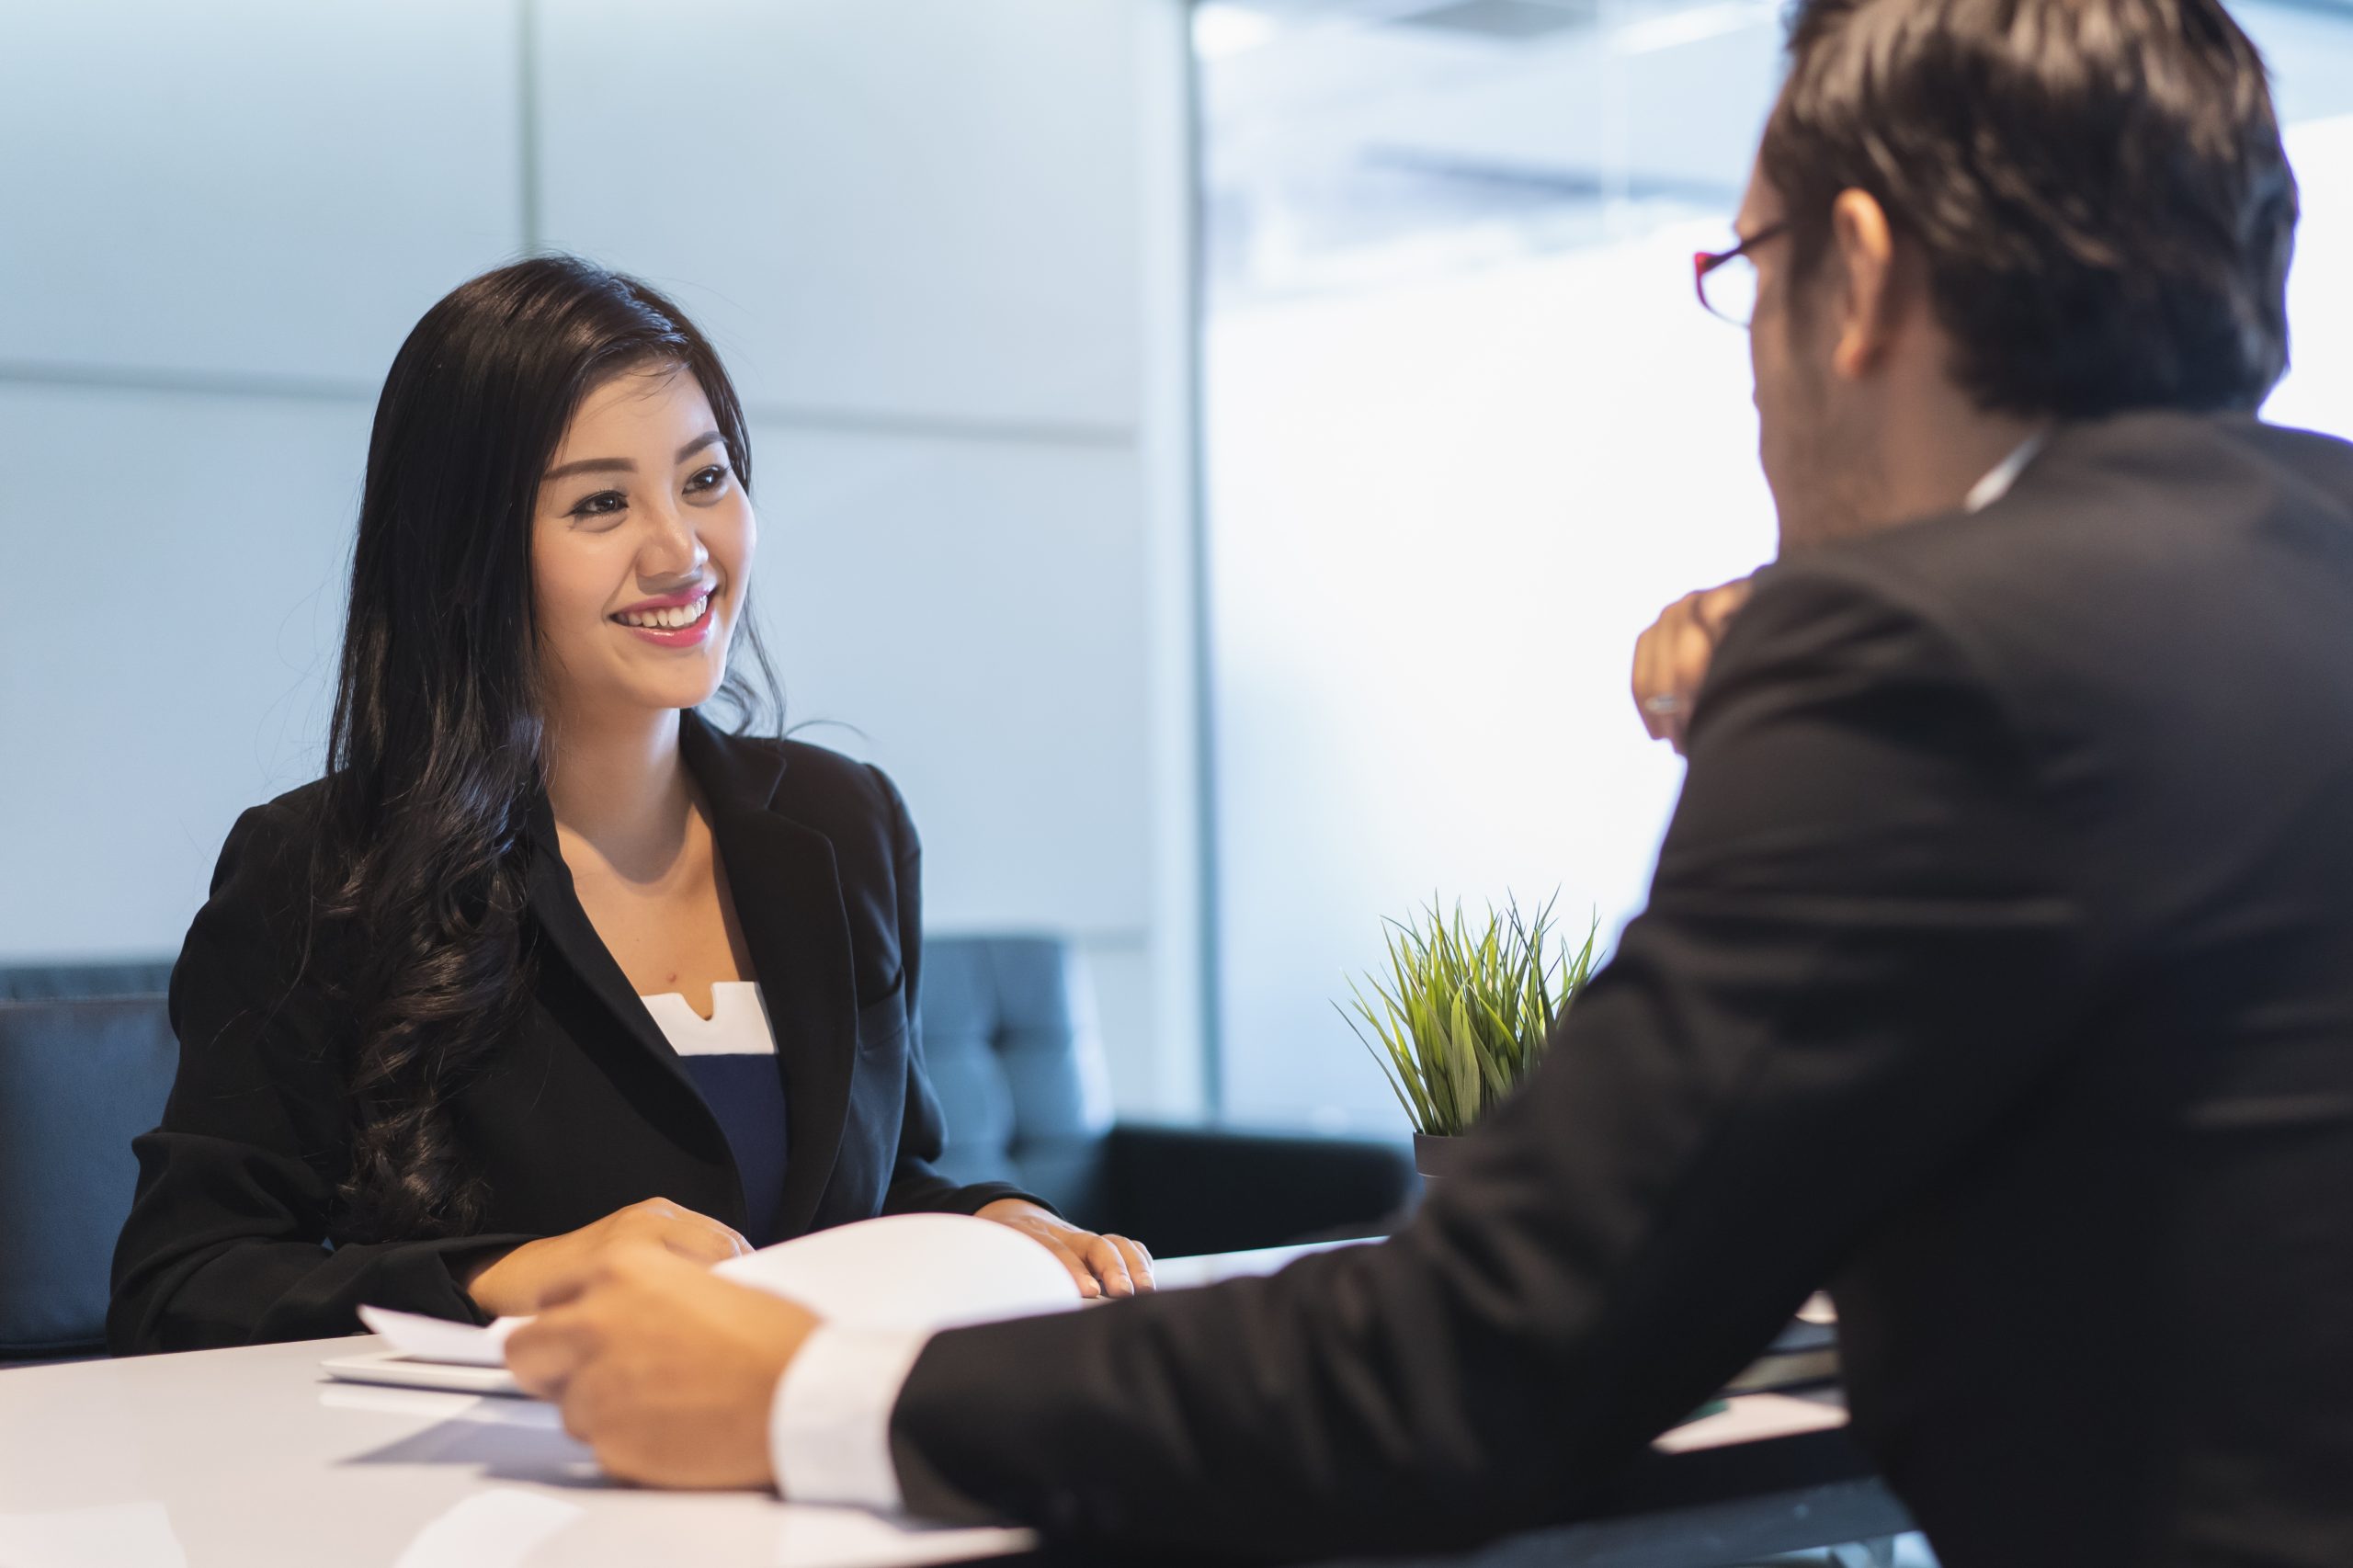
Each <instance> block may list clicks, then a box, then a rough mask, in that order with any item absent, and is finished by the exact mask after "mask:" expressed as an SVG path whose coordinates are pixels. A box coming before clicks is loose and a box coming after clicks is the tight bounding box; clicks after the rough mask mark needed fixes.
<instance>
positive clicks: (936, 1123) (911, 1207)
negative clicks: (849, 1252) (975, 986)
mask: <svg viewBox="0 0 2353 1568" xmlns="http://www.w3.org/2000/svg"><path fill="white" fill-rule="evenodd" d="M870 771H871V772H872V773H873V775H874V778H875V780H876V782H878V783H879V784H880V785H881V788H882V793H883V795H884V797H885V798H886V799H887V800H888V801H889V802H890V812H891V846H892V881H894V882H895V883H896V885H897V892H898V911H899V961H900V963H901V965H902V966H903V972H904V974H905V976H906V980H905V982H904V983H905V987H906V1007H907V1094H906V1111H905V1114H904V1117H903V1118H902V1119H901V1122H900V1127H899V1153H898V1159H897V1162H896V1163H895V1164H894V1165H892V1169H891V1185H890V1186H889V1187H887V1188H885V1189H884V1191H883V1194H882V1212H883V1213H885V1214H913V1213H944V1214H972V1213H976V1212H978V1211H979V1210H982V1209H983V1208H986V1207H987V1206H988V1205H989V1204H992V1203H995V1202H996V1201H997V1200H998V1199H1003V1198H1021V1199H1029V1201H1030V1202H1032V1203H1036V1204H1038V1205H1040V1207H1042V1208H1051V1207H1052V1206H1051V1204H1048V1203H1046V1201H1045V1200H1044V1199H1040V1198H1034V1197H1031V1196H1030V1195H1029V1193H1026V1192H1024V1191H1022V1190H1021V1189H1020V1188H1019V1187H1015V1186H1013V1185H1012V1184H1011V1183H1009V1182H998V1181H989V1182H975V1183H973V1184H972V1185H970V1186H961V1185H959V1184H958V1183H956V1182H953V1181H950V1180H949V1179H948V1178H947V1177H946V1176H942V1175H940V1173H939V1170H938V1166H937V1165H935V1163H934V1162H936V1161H937V1160H938V1158H939V1156H940V1154H941V1153H944V1152H945V1151H946V1149H947V1147H948V1122H947V1119H946V1118H945V1117H944V1116H942V1115H941V1114H940V1109H939V1096H938V1095H937V1094H935V1093H934V1092H933V1091H932V1087H931V1076H930V1074H927V1073H926V1072H925V1071H924V1062H923V1011H922V1008H921V1007H920V1006H918V1005H917V1004H918V1003H919V1002H920V1001H921V1000H922V988H921V983H922V980H923V843H922V841H921V840H920V839H918V838H917V837H916V836H915V823H914V821H913V820H912V819H911V818H910V817H909V816H908V814H907V802H906V801H905V800H904V799H903V798H902V797H901V796H900V794H899V789H898V786H897V785H895V784H893V783H892V782H891V780H890V778H889V776H888V775H886V774H884V773H883V772H882V771H881V769H880V768H873V769H870Z"/></svg>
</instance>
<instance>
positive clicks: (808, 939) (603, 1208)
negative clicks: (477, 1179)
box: [107, 712, 1026, 1355]
mask: <svg viewBox="0 0 2353 1568" xmlns="http://www.w3.org/2000/svg"><path fill="white" fill-rule="evenodd" d="M681 749H682V752H683V755H684V757H685V761H686V764H687V767H688V768H689V769H690V770H691V771H692V773H693V775H694V778H695V779H696V781H697V783H698V784H699V785H700V786H701V789H702V791H703V796H704V799H705V800H706V801H708V802H709V806H710V817H711V830H712V834H713V836H714V838H715V839H716V841H717V844H718V849H719V855H720V858H721V860H722V863H723V864H724V866H725V868H726V871H727V880H728V883H729V886H730V889H731V891H732V892H733V895H734V900H735V912H736V916H737V919H738V922H739V923H740V925H741V926H742V928H743V933H744V940H745V946H746V947H747V948H748V949H750V951H751V956H752V962H753V967H754V970H755V971H756V975H757V977H758V979H759V981H760V983H761V989H762V991H763V994H764V997H765V1000H766V1001H767V1011H768V1017H769V1019H770V1021H771V1023H772V1024H773V1026H774V1028H775V1031H776V1042H777V1061H778V1066H779V1070H780V1071H781V1072H782V1073H783V1074H784V1080H785V1095H786V1105H787V1112H786V1116H787V1120H788V1123H789V1125H788V1128H787V1131H788V1135H789V1142H788V1146H787V1157H788V1164H787V1167H786V1171H785V1179H784V1193H783V1198H782V1217H783V1223H784V1228H785V1232H786V1233H787V1234H799V1233H802V1232H806V1231H813V1230H821V1229H823V1228H824V1227H826V1226H829V1225H839V1224H844V1223H847V1221H853V1220H865V1219H870V1218H871V1217H873V1216H874V1215H877V1214H885V1213H898V1212H904V1211H906V1210H947V1211H950V1212H961V1213H970V1212H972V1211H973V1210H977V1209H979V1208H980V1207H981V1206H982V1205H983V1204H985V1203H988V1202H991V1201H993V1200H995V1199H999V1198H1006V1197H1017V1196H1026V1195H1024V1194H1020V1193H1017V1191H1016V1190H1015V1189H1014V1188H1011V1187H1000V1186H985V1187H959V1186H957V1185H956V1184H954V1183H953V1182H950V1181H949V1180H947V1179H946V1178H944V1177H942V1176H940V1175H939V1174H938V1172H937V1171H936V1170H934V1169H933V1167H932V1165H931V1162H932V1161H933V1160H935V1159H936V1158H938V1154H939V1153H940V1148H941V1144H942V1142H943V1128H942V1125H941V1120H940V1113H939V1106H938V1101H937V1099H935V1097H934V1096H933V1095H932V1091H931V1086H930V1084H929V1082H928V1080H927V1079H926V1076H925V1074H924V1067H923V1053H922V1049H921V1045H920V1041H919V1039H918V1036H917V1031H916V1028H915V981H916V974H917V969H918V963H919V958H920V953H921V930H922V923H921V918H920V915H921V911H920V905H919V903H918V892H917V888H918V877H917V871H918V854H919V851H918V848H917V846H916V842H915V830H914V828H913V826H912V825H911V824H909V823H908V821H907V813H906V807H905V805H904V802H903V801H901V800H900V799H899V794H898V791H897V790H895V789H893V788H892V785H891V782H890V780H889V779H888V778H884V777H883V775H882V774H881V772H879V771H878V770H876V769H874V768H872V767H867V766H865V765H863V764H860V763H856V762H852V761H850V760H848V759H847V758H846V757H843V756H837V755H835V753H832V752H828V751H824V750H822V749H820V748H818V747H815V746H811V745H804V744H800V743H798V742H793V741H777V740H755V739H744V738H740V737H734V736H729V735H724V734H722V733H719V732H717V731H716V730H713V729H712V728H710V726H709V725H708V724H706V723H705V722H703V721H702V720H701V719H700V718H699V717H697V716H696V715H695V714H693V713H691V712H689V713H688V714H686V715H685V716H684V721H683V726H682V732H681ZM320 794H321V790H320V786H318V785H316V784H313V785H309V786H306V787H305V788H303V789H301V790H295V791H293V792H292V793H290V794H288V795H283V796H280V797H279V798H278V800H276V801H271V802H270V803H269V804H268V805H266V806H259V807H256V808H255V809H254V810H252V811H249V812H245V813H244V816H242V817H241V818H239V819H238V821H237V824H236V826H235V827H234V828H233V830H232V831H231V832H230V835H229V840H228V844H227V845H226V846H225V847H224V848H223V849H222V852H221V863H220V867H219V869H217V870H216V871H215V872H214V873H213V879H212V893H211V898H210V902H209V903H206V904H205V906H204V908H203V910H202V911H201V912H199V914H198V915H197V917H196V922H195V924H194V926H191V927H190V928H189V931H188V941H187V944H186V946H184V947H183V948H182V949H180V957H179V963H178V965H177V966H176V968H175V969H174V970H173V971H172V984H171V1013H172V1025H173V1028H174V1029H175V1031H176V1033H177V1034H178V1036H179V1041H180V1064H179V1075H178V1077H177V1079H176V1082H175V1083H174V1085H173V1086H172V1094H171V1099H170V1101H169V1103H168V1104H167V1105H166V1106H165V1111H164V1120H163V1125H162V1126H160V1127H158V1128H156V1129H155V1131H153V1132H149V1133H146V1134H143V1135H142V1136H141V1137H140V1138H138V1139H137V1140H135V1141H134V1142H133V1144H132V1147H133V1149H134V1150H135V1152H136V1153H137V1154H138V1157H139V1187H138V1195H137V1198H136V1199H135V1200H134V1202H133V1204H132V1206H131V1218H130V1220H129V1221H128V1222H127V1223H126V1224H125V1225H124V1227H123V1232H122V1237H121V1240H120V1241H119V1244H117V1247H116V1251H115V1261H114V1294H113V1301H112V1305H111V1307H110V1309H109V1311H108V1318H107V1337H108V1344H109V1346H111V1347H112V1349H113V1350H114V1351H115V1353H116V1354H118V1355H121V1354H126V1353H132V1352H141V1351H151V1350H186V1349H194V1348H198V1347H201V1346H217V1345H237V1344H245V1343H249V1342H255V1341H262V1340H279V1339H300V1338H310V1337H316V1336H321V1335H337V1334H351V1333H357V1332H358V1322H357V1320H356V1318H355V1316H354V1312H353V1309H354V1308H356V1307H358V1306H359V1305H360V1304H361V1303H363V1302H365V1303H370V1304H375V1305H381V1306H387V1307H399V1308H404V1309H405V1310H407V1311H410V1312H430V1313H434V1314H436V1315H438V1316H441V1317H447V1318H460V1319H472V1320H474V1321H477V1322H479V1321H481V1317H482V1314H481V1313H480V1312H479V1311H478V1310H477V1309H476V1308H475V1306H474V1304H473V1301H472V1298H471V1297H469V1296H468V1295H467V1294H466V1292H465V1291H464V1290H462V1289H461V1288H460V1285H459V1283H458V1276H457V1273H456V1272H455V1270H456V1269H457V1268H459V1267H461V1266H462V1265H463V1264H464V1263H465V1262H467V1261H469V1260H470V1259H472V1258H473V1257H478V1256H480V1255H481V1254H482V1253H483V1252H484V1251H486V1250H489V1249H492V1248H499V1247H506V1246H511V1245H513V1244H516V1243H518V1242H523V1241H528V1240H531V1239H533V1238H536V1237H540V1236H551V1235H556V1234H560V1233H563V1232H565V1231H570V1230H574V1229H577V1228H578V1227H580V1226H582V1225H585V1224H588V1223H589V1222H591V1221H595V1220H598V1219H601V1218H602V1217H604V1216H605V1215H607V1214H609V1213H611V1212H613V1211H614V1210H617V1209H620V1208H623V1207H625V1206H627V1205H629V1204H631V1203H635V1202H637V1201H639V1200H641V1199H648V1198H666V1199H670V1200H671V1201H673V1202H675V1203H679V1204H683V1205H685V1206H686V1207H687V1208H689V1209H693V1210H699V1211H700V1212H702V1213H705V1214H709V1215H710V1216H711V1217H712V1218H714V1219H718V1220H722V1221H726V1222H727V1223H729V1224H731V1225H734V1226H736V1227H738V1228H741V1227H742V1225H743V1224H744V1222H745V1217H744V1197H743V1189H742V1185H741V1181H740V1178H739V1177H738V1176H737V1175H736V1167H735V1163H734V1158H733V1154H732V1153H731V1152H730V1150H729V1148H728V1144H727V1140H726V1136H725V1135H724V1133H722V1131H721V1130H720V1125H719V1123H718V1121H717V1120H716V1119H713V1118H712V1116H711V1114H710V1109H709V1108H708V1107H707V1106H706V1105H705V1104H704V1102H703V1099H702V1096H701V1095H700V1094H699V1092H698V1091H697V1090H696V1088H695V1086H694V1085H693V1083H692V1082H691V1081H690V1080H689V1079H688V1077H687V1075H686V1072H685V1069H684V1067H683V1066H682V1065H681V1063H680V1062H679V1060H678V1058H677V1056H676V1054H675V1053H674V1052H673V1051H671V1050H670V1047H669V1045H668V1043H667V1042H666V1041H665V1040H664V1038H663V1036H662V1033H661V1030H660V1029H659V1028H657V1027H656V1026H655V1024H654V1019H653V1017H652V1016H651V1015H650V1014H648V1013H647V1011H646V1010H645V1006H644V1005H643V1004H642V1003H641V1002H640V1001H639V1000H638V998H637V995H636V993H635V992H634V991H633V990H632V989H631V985H630V983H629V981H628V980H627V979H626V978H625V977H624V976H623V975H622V973H621V971H620V965H619V964H617V963H616V962H615V961H614V960H613V957H612V955H611V954H610V953H609V952H608V951H607V950H606V948H605V945H604V943H603V942H602V941H601V940H600V939H598V937H597V933H596V930H595V928H594V927H593V926H590V924H589V922H588V916H587V914H586V912H585V911H584V910H583V909H582V908H581V906H580V901H579V900H578V899H577V898H576V897H574V893H573V887H572V877H571V873H570V872H569V871H568V870H567V869H565V867H564V864H563V858H561V857H560V856H559V855H558V854H557V852H556V847H555V844H556V840H555V833H554V825H555V824H554V818H553V816H552V814H551V813H550V812H548V811H547V809H546V806H545V802H544V801H541V802H540V803H539V807H538V810H537V811H536V812H535V816H534V830H533V833H532V835H531V837H532V844H533V847H532V849H531V855H532V859H531V863H530V868H529V884H528V885H529V895H528V896H529V919H528V921H527V930H528V933H529V935H528V937H527V940H528V941H529V944H530V946H531V949H532V953H533V957H534V958H535V960H536V963H535V970H536V981H535V986H536V990H535V994H534V995H533V998H532V1002H531V1006H530V1008H529V1015H528V1017H527V1018H526V1020H525V1022H524V1023H523V1025H522V1026H521V1028H519V1029H518V1030H517V1033H516V1034H515V1036H514V1037H513V1038H512V1039H511V1040H508V1041H506V1043H505V1044H503V1045H502V1046H501V1047H500V1048H499V1049H498V1050H497V1051H496V1052H495V1054H494V1057H493V1059H492V1061H491V1062H489V1063H488V1064H487V1065H486V1066H485V1067H484V1068H483V1070H482V1071H481V1072H479V1073H478V1074H476V1075H475V1076H474V1078H473V1079H472V1082H470V1083H468V1084H466V1085H463V1086H462V1087H461V1088H460V1090H459V1091H458V1092H457V1094H456V1096H455V1098H454V1101H453V1110H454V1113H455V1118H456V1123H457V1131H458V1133H459V1136H460V1140H461V1147H462V1148H463V1149H464V1150H465V1152H466V1154H467V1157H468V1158H470V1159H471V1160H472V1161H473V1162H474V1163H475V1164H476V1165H477V1167H478V1168H479V1170H480V1172H481V1174H482V1176H483V1177H484V1179H485V1180H486V1182H487V1184H488V1204H487V1208H486V1210H485V1213H484V1218H483V1225H482V1227H481V1230H480V1233H477V1234H473V1235H470V1236H466V1237H462V1238H457V1239H448V1240H431V1241H405V1242H362V1241H358V1240H357V1239H355V1238H353V1237H352V1236H350V1235H349V1234H348V1233H347V1230H346V1216H345V1215H344V1214H343V1213H342V1211H341V1205H339V1203H338V1202H337V1200H336V1198H335V1190H336V1187H337V1186H338V1184H339V1183H340V1182H341V1181H342V1179H343V1176H344V1175H345V1173H346V1170H347V1164H348V1156H349V1130H350V1112H349V1097H348V1094H347V1076H346V1074H347V1053H348V1052H349V1051H350V1049H351V1047H352V1044H353V1040H352V1034H351V1029H350V1028H349V1023H350V1020H349V1018H348V1017H347V1016H346V1015H345V1014H344V1013H343V1012H342V1011H340V1010H339V1009H338V1007H337V1006H336V1004H335V1002H334V1001H333V1000H331V998H330V996H329V994H328V993H327V990H326V989H325V988H324V987H323V986H322V985H321V984H320V983H319V982H320V974H319V968H320V966H321V965H322V964H323V963H326V962H331V961H332V948H331V946H328V945H325V944H324V943H322V944H321V945H320V948H319V950H317V951H308V950H307V949H310V948H311V946H312V943H311V940H310V938H311V937H312V936H313V933H312V932H311V931H310V930H309V928H308V924H309V923H308V921H307V918H306V915H305V911H306V909H307V907H308V899H309V888H310V877H309V860H310V851H311V847H312V842H313V835H314V829H313V826H312V824H313V822H314V820H315V812H316V809H317V806H318V803H319V799H320Z"/></svg>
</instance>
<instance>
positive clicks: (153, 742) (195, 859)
mask: <svg viewBox="0 0 2353 1568" xmlns="http://www.w3.org/2000/svg"><path fill="white" fill-rule="evenodd" d="M367 441H368V410H367V409H365V408H364V407H361V406H359V405H358V404H356V403H354V404H338V403H320V402H292V401H280V400H276V399H263V398H250V399H244V398H240V399H229V398H189V397H179V396H171V395H161V394H144V393H134V392H121V391H117V390H107V391H95V390H89V391H85V390H81V389H70V388H69V389H63V390H60V389H51V388H25V387H5V386H0V496H5V497H6V512H5V514H0V517H5V528H4V529H0V532H5V538H6V550H7V563H8V576H9V581H10V583H11V584H12V585H14V592H12V593H11V595H10V596H9V609H8V615H7V617H6V633H5V641H0V727H4V729H5V737H6V738H5V740H0V750H5V752H6V756H7V757H8V759H9V764H8V766H7V767H5V768H0V823H4V824H6V832H0V888H5V889H6V891H7V896H6V898H5V899H0V954H5V955H7V957H8V958H10V959H12V960H13V959H19V958H25V959H36V958H43V957H54V956H68V955H81V954H93V955H97V954H107V955H112V954H136V955H142V956H145V955H150V954H167V953H174V952H176V951H178V950H179V944H180V938H181V937H183V936H185V935H186V934H187V930H188V919H189V917H190V916H191V915H194V914H195V913H196V909H197V906H198V905H199V904H200V903H202V902H203V899H204V890H205V885H206V882H207V881H208V880H209V879H210V875H211V870H212V863H213V860H214V858H215V857H216V856H217V855H218V854H219V853H220V849H221V841H222V838H223V837H224V836H225V835H227V833H228V831H229V824H231V823H232V822H233V821H235V820H236V815H237V813H238V812H240V811H241V810H243V809H244V807H246V806H249V805H253V804H256V803H257V802H259V801H265V800H267V799H268V798H270V797H271V796H273V795H276V794H278V793H279V792H280V791H282V790H289V789H291V788H293V787H294V786H295V785H297V784H300V783H302V782H304V781H306V780H308V779H310V778H315V777H317V774H318V763H319V755H320V745H321V743H322V740H323V738H324V733H325V730H326V720H327V710H328V707H329V705H330V703H331V701H332V692H333V677H334V663H335V641H336V637H337V633H338V631H339V628H340V625H341V618H342V595H343V590H344V571H345V567H346V562H347V559H348V552H349V548H350V539H351V529H352V526H353V521H354V518H355V517H356V516H357V511H358V494H359V475H360V472H361V469H362V467H363V465H364V464H365V461H366V458H367Z"/></svg>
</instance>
